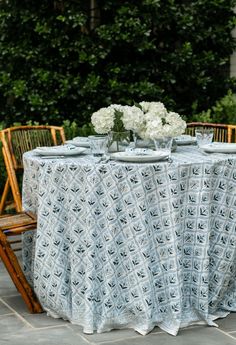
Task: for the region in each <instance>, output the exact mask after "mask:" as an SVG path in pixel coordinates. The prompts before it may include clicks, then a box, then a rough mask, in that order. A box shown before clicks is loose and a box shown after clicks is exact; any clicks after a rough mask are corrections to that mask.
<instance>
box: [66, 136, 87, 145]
mask: <svg viewBox="0 0 236 345" xmlns="http://www.w3.org/2000/svg"><path fill="white" fill-rule="evenodd" d="M66 144H71V145H75V146H79V147H90V145H89V139H88V137H75V138H73V139H72V140H67V141H66Z"/></svg>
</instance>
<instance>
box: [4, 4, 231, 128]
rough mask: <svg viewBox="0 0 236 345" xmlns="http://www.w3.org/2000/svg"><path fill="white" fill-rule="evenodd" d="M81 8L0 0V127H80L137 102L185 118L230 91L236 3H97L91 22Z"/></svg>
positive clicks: (86, 9)
mask: <svg viewBox="0 0 236 345" xmlns="http://www.w3.org/2000/svg"><path fill="white" fill-rule="evenodd" d="M89 2H90V1H82V0H81V1H80V0H73V1H72V0H71V1H69V0H53V1H52V0H41V1H35V0H21V1H16V0H2V1H0V66H1V67H0V121H5V123H6V125H9V124H12V123H13V122H15V121H20V122H26V121H27V120H32V121H38V122H40V123H45V122H48V123H50V124H60V123H62V122H63V120H65V119H68V120H70V121H73V120H75V121H76V122H77V124H78V126H79V127H81V126H83V125H84V124H85V123H88V122H89V120H90V116H91V113H92V112H93V111H95V110H97V109H98V108H100V107H102V106H107V105H109V104H110V103H122V104H124V103H128V104H132V103H133V102H134V101H136V102H139V101H142V100H147V101H151V100H155V101H157V100H161V101H163V102H164V103H165V104H166V106H167V107H168V109H172V110H175V111H178V112H180V113H181V114H185V115H187V116H188V117H189V118H190V117H191V116H192V115H193V114H196V113H199V112H200V111H202V110H204V109H208V108H210V107H211V106H212V105H213V104H214V103H215V101H216V100H217V99H219V98H220V97H222V96H223V95H225V94H226V92H227V90H228V89H229V88H232V89H233V90H234V87H235V81H234V80H233V79H230V78H229V77H228V76H229V56H230V54H231V53H232V52H233V49H234V48H235V43H234V41H233V39H232V37H231V30H232V28H233V27H234V26H235V15H234V13H233V10H232V8H233V7H234V5H235V4H236V1H235V0H140V1H136V0H129V1H125V0H123V1H118V0H97V5H98V7H99V12H97V15H98V18H97V19H96V18H95V23H94V22H93V20H92V19H91V17H90V14H91V12H90V10H89ZM91 24H93V26H94V24H96V25H95V27H93V26H91Z"/></svg>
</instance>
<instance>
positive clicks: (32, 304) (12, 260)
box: [0, 234, 43, 313]
mask: <svg viewBox="0 0 236 345" xmlns="http://www.w3.org/2000/svg"><path fill="white" fill-rule="evenodd" d="M0 257H1V259H2V261H3V263H4V265H5V267H6V269H7V271H8V273H9V275H10V277H11V279H12V281H13V283H14V284H15V286H16V288H17V290H18V291H19V293H20V294H21V296H22V298H23V300H24V301H25V303H26V305H27V307H28V309H29V311H30V312H31V313H42V312H43V309H42V307H41V305H40V303H39V301H38V300H37V297H36V296H35V293H34V291H33V290H32V288H31V286H30V285H29V283H28V282H27V280H26V278H25V276H24V273H23V271H22V269H21V267H20V264H19V262H18V260H17V257H16V256H15V254H14V252H13V250H12V248H11V246H10V245H9V243H8V241H7V238H6V236H5V235H4V234H0Z"/></svg>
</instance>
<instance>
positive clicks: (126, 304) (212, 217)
mask: <svg viewBox="0 0 236 345" xmlns="http://www.w3.org/2000/svg"><path fill="white" fill-rule="evenodd" d="M172 157H173V162H166V161H163V162H156V163H143V164H140V163H122V162H113V161H110V162H108V163H106V164H102V163H99V164H96V163H95V161H96V159H95V158H93V157H91V156H89V155H83V156H77V157H68V158H63V159H62V158H61V159H42V158H40V157H39V156H36V155H35V154H34V153H33V152H28V153H26V154H25V155H24V181H23V206H24V208H25V209H26V210H31V211H33V212H36V213H37V215H38V228H37V236H36V237H34V238H32V236H31V234H29V235H26V236H25V238H24V264H25V272H26V275H27V277H28V278H29V279H30V278H32V284H33V286H34V289H35V291H36V293H37V295H38V297H39V299H40V302H41V303H42V306H43V307H44V309H45V310H46V311H47V312H48V313H49V314H50V315H52V316H54V317H62V318H64V319H68V320H70V321H71V322H72V323H74V324H79V325H82V326H83V327H84V332H87V333H92V332H94V331H97V332H103V331H108V330H110V329H113V328H123V327H131V328H133V329H135V330H137V331H138V332H140V333H141V334H146V333H148V332H149V331H151V330H152V329H153V327H155V326H156V325H158V326H159V327H161V328H162V329H164V330H166V331H167V332H169V333H171V334H174V335H175V334H177V332H178V329H179V328H180V327H183V326H186V325H189V324H191V323H193V322H197V321H202V322H205V323H208V324H210V325H212V324H214V323H213V320H214V319H216V318H217V317H222V316H225V315H227V313H228V312H229V311H236V286H235V284H236V279H235V272H236V262H235V254H236V251H235V248H236V221H235V216H236V193H235V192H236V169H235V167H236V158H235V156H233V155H232V156H230V155H223V154H219V155H215V154H212V155H206V154H205V155H204V154H202V153H200V152H199V151H198V149H197V148H196V147H194V146H192V147H191V146H188V147H187V146H186V147H178V149H177V152H176V153H174V154H173V155H172ZM32 249H33V251H32Z"/></svg>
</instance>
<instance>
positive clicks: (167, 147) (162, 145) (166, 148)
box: [153, 137, 173, 157]
mask: <svg viewBox="0 0 236 345" xmlns="http://www.w3.org/2000/svg"><path fill="white" fill-rule="evenodd" d="M153 141H154V144H155V148H156V151H161V152H163V153H166V155H168V156H169V157H170V155H171V148H172V142H173V138H172V137H163V138H156V139H153Z"/></svg>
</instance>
